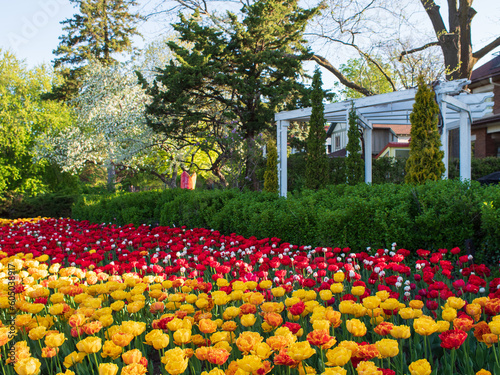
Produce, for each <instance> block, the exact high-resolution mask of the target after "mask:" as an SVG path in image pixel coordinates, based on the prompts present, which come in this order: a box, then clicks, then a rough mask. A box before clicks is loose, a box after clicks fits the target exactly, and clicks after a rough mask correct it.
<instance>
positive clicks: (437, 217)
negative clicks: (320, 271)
mask: <svg viewBox="0 0 500 375" xmlns="http://www.w3.org/2000/svg"><path fill="white" fill-rule="evenodd" d="M499 208H500V186H487V187H482V186H480V185H479V184H478V183H477V182H474V181H472V182H470V181H469V182H461V181H459V180H446V181H437V182H427V183H425V184H422V185H417V186H411V185H404V184H403V185H395V184H379V185H371V186H370V185H365V184H359V185H355V186H349V185H345V184H344V185H331V186H328V187H327V188H326V189H321V190H318V191H313V190H303V191H301V192H298V191H296V192H291V193H290V194H289V197H288V198H286V199H285V198H281V197H279V196H277V195H276V194H274V193H266V192H251V191H249V192H241V191H239V190H204V191H192V190H182V189H170V190H165V191H151V192H142V193H126V194H120V195H116V194H115V195H109V196H101V197H96V196H83V197H81V198H80V199H79V200H78V202H77V203H76V204H75V206H74V208H73V217H74V218H77V219H80V220H90V221H93V222H97V223H103V222H114V223H117V224H122V225H123V224H128V223H133V224H135V225H139V224H160V225H163V226H183V225H185V226H187V227H189V228H197V227H204V228H210V229H215V230H218V231H220V232H221V233H223V234H231V233H237V234H240V235H242V236H245V237H252V236H255V237H257V238H267V237H278V238H281V239H282V240H283V241H286V242H291V243H294V244H297V245H311V246H323V247H335V246H339V247H350V248H352V249H353V250H355V251H364V250H365V249H366V247H368V246H370V247H378V248H390V246H391V244H392V243H393V242H396V243H397V244H398V246H399V247H403V248H407V249H409V250H417V249H419V248H423V249H429V250H438V249H440V248H452V247H455V246H459V247H462V248H463V247H464V244H465V241H466V240H472V241H473V244H474V245H475V247H476V250H477V255H478V257H479V258H480V259H487V260H489V261H491V260H493V259H498V258H499V257H500V251H499V250H498V249H499V248H500V209H499Z"/></svg>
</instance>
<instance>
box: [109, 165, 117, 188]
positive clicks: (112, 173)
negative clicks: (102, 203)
mask: <svg viewBox="0 0 500 375" xmlns="http://www.w3.org/2000/svg"><path fill="white" fill-rule="evenodd" d="M107 169H108V191H115V178H116V172H115V166H114V164H113V163H112V162H110V163H109V166H108V168H107Z"/></svg>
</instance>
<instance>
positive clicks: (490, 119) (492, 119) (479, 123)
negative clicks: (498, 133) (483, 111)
mask: <svg viewBox="0 0 500 375" xmlns="http://www.w3.org/2000/svg"><path fill="white" fill-rule="evenodd" d="M496 122H500V113H498V114H496V115H493V116H484V117H481V118H479V119H476V120H474V122H473V123H472V126H473V127H480V128H482V127H484V125H488V124H491V125H493V123H496Z"/></svg>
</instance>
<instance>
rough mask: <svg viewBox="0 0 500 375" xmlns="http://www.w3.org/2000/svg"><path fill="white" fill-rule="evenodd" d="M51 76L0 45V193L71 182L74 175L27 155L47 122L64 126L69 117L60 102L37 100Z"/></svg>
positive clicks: (54, 187) (59, 186)
mask: <svg viewBox="0 0 500 375" xmlns="http://www.w3.org/2000/svg"><path fill="white" fill-rule="evenodd" d="M53 78H54V77H53V75H52V74H51V72H50V71H49V70H48V69H47V68H46V67H43V66H42V67H37V68H34V69H27V68H26V66H25V65H24V63H23V62H22V61H20V60H18V59H17V58H16V57H15V56H14V55H13V54H11V53H9V52H2V51H1V50H0V194H2V193H3V192H5V191H10V192H13V193H20V194H28V195H36V194H38V193H44V192H50V191H54V190H58V189H63V188H64V186H65V185H73V186H74V187H75V184H76V180H75V179H72V178H71V177H69V175H68V174H64V173H61V170H60V169H59V168H57V167H56V166H55V165H53V164H50V163H49V162H48V161H47V160H39V161H34V160H33V157H34V147H35V143H36V142H37V140H38V139H39V138H40V137H41V136H42V135H43V134H44V133H45V132H46V130H47V129H48V128H49V127H55V128H64V127H66V126H69V125H70V124H71V123H72V121H73V120H72V115H71V112H70V110H69V109H68V108H67V106H66V105H65V104H61V103H57V102H53V101H43V100H42V99H41V95H42V94H44V93H46V92H47V91H48V90H50V87H51V83H52V81H53Z"/></svg>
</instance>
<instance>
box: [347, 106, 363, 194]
mask: <svg viewBox="0 0 500 375" xmlns="http://www.w3.org/2000/svg"><path fill="white" fill-rule="evenodd" d="M348 125H349V127H348V129H347V136H348V138H349V140H348V141H347V146H346V152H347V156H346V161H345V164H346V178H347V183H348V184H349V185H356V184H358V183H360V182H362V181H363V159H362V158H361V142H360V131H359V127H358V116H357V115H356V111H355V109H354V107H353V108H352V109H351V111H350V112H349V124H348Z"/></svg>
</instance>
